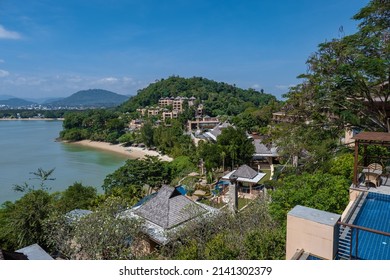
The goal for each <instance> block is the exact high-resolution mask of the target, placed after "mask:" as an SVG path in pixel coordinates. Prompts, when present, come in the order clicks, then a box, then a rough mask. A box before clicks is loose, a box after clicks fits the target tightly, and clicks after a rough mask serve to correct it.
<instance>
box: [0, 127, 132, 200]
mask: <svg viewBox="0 0 390 280" xmlns="http://www.w3.org/2000/svg"><path fill="white" fill-rule="evenodd" d="M61 130H62V122H61V121H0V204H2V203H3V202H4V201H6V200H11V201H14V200H15V199H18V198H19V197H21V196H22V194H20V193H17V192H15V191H13V189H12V186H13V185H14V184H23V183H24V182H27V183H29V184H35V185H36V186H38V185H39V181H38V180H34V179H30V178H31V177H34V176H33V175H31V174H30V172H33V171H36V170H37V169H38V168H43V169H44V170H49V169H52V168H55V171H54V173H53V177H54V178H56V180H54V181H48V184H47V185H49V186H50V187H51V191H52V192H54V191H60V190H64V189H66V188H67V187H68V186H70V185H72V184H73V183H74V182H76V181H77V182H82V183H83V184H84V185H89V186H94V187H96V188H97V189H98V191H99V192H101V191H102V189H101V185H102V183H103V180H104V178H105V177H106V176H107V175H108V174H110V173H112V172H113V171H115V170H116V169H117V168H119V167H120V166H122V165H123V164H124V162H125V161H126V158H125V157H124V156H121V155H117V154H113V153H111V152H105V151H101V150H96V149H93V148H89V147H84V146H77V145H74V144H66V143H61V142H56V141H55V139H56V138H57V137H58V135H59V132H60V131H61Z"/></svg>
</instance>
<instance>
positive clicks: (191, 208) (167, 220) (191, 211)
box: [134, 185, 206, 229]
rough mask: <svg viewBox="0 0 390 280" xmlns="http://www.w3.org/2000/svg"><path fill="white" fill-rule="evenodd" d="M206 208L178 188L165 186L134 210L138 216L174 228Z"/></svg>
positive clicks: (167, 227) (163, 226)
mask: <svg viewBox="0 0 390 280" xmlns="http://www.w3.org/2000/svg"><path fill="white" fill-rule="evenodd" d="M205 211H206V210H205V209H204V208H203V207H202V206H200V205H198V204H196V203H194V202H193V201H192V200H190V199H188V198H187V197H185V196H183V195H182V194H181V193H180V192H179V191H178V190H176V188H173V187H170V186H167V185H165V186H163V187H162V188H161V189H160V190H159V191H158V193H157V195H156V196H155V197H153V198H151V199H150V200H149V201H147V202H145V203H144V204H143V205H142V206H141V207H139V208H138V209H136V210H135V211H134V213H135V214H137V215H138V216H140V217H142V218H144V219H146V220H148V221H150V222H152V223H154V224H156V225H158V226H160V227H162V228H163V229H170V228H173V227H175V226H177V225H179V224H181V223H184V222H186V221H188V220H191V219H192V218H195V217H196V216H198V215H200V214H202V213H204V212H205Z"/></svg>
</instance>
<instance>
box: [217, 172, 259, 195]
mask: <svg viewBox="0 0 390 280" xmlns="http://www.w3.org/2000/svg"><path fill="white" fill-rule="evenodd" d="M265 175H266V174H265V173H262V172H257V171H255V170H253V169H252V168H250V167H249V166H248V165H246V164H244V165H241V166H240V167H239V168H238V169H235V170H233V171H231V172H229V173H227V174H226V175H224V176H223V177H222V180H225V181H229V182H230V183H231V185H235V186H236V187H237V194H238V196H242V197H245V198H255V197H257V196H258V195H259V194H260V193H261V191H262V188H263V187H262V186H260V185H258V182H259V181H260V180H261V179H262V178H263V177H264V176H265Z"/></svg>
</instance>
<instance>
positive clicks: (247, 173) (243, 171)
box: [230, 164, 258, 179]
mask: <svg viewBox="0 0 390 280" xmlns="http://www.w3.org/2000/svg"><path fill="white" fill-rule="evenodd" d="M257 175H258V172H256V171H255V170H253V169H252V168H250V167H249V166H248V165H246V164H244V165H241V166H240V167H239V168H238V169H237V170H236V171H235V172H233V173H232V175H230V178H234V177H236V178H238V177H240V178H247V179H252V178H255V177H256V176H257Z"/></svg>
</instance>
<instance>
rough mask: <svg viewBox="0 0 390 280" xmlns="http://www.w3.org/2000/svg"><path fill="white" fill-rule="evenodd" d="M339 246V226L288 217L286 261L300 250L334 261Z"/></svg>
mask: <svg viewBox="0 0 390 280" xmlns="http://www.w3.org/2000/svg"><path fill="white" fill-rule="evenodd" d="M336 222H337V221H336ZM337 246H338V226H337V224H336V225H327V224H323V223H319V222H316V221H312V220H308V219H305V218H302V217H296V216H293V215H290V214H289V215H288V216H287V240H286V259H288V260H290V259H291V258H292V257H293V256H294V254H295V252H296V251H297V250H299V249H303V250H304V251H305V252H309V253H311V254H313V255H317V256H319V257H322V258H324V259H333V258H334V257H335V255H336V253H337Z"/></svg>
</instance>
